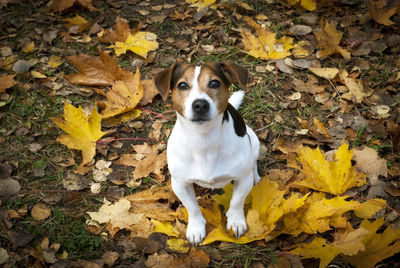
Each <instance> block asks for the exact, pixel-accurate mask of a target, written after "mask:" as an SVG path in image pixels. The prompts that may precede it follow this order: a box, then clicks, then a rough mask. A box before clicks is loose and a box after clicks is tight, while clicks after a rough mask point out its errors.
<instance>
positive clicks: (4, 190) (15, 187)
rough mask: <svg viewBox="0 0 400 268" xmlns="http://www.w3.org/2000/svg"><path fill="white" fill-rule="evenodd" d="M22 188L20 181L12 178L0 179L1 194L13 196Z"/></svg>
mask: <svg viewBox="0 0 400 268" xmlns="http://www.w3.org/2000/svg"><path fill="white" fill-rule="evenodd" d="M20 190H21V185H20V184H19V182H18V181H17V180H15V179H12V178H6V179H1V180H0V196H12V195H14V194H16V193H18V192H19V191H20Z"/></svg>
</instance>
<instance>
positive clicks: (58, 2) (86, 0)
mask: <svg viewBox="0 0 400 268" xmlns="http://www.w3.org/2000/svg"><path fill="white" fill-rule="evenodd" d="M74 4H79V5H80V6H82V7H86V8H87V9H89V10H90V11H94V10H97V9H96V8H95V7H94V6H93V5H92V0H53V2H52V3H51V5H50V9H51V10H54V11H64V10H66V9H68V8H70V7H72V6H73V5H74Z"/></svg>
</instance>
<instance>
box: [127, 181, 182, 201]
mask: <svg viewBox="0 0 400 268" xmlns="http://www.w3.org/2000/svg"><path fill="white" fill-rule="evenodd" d="M124 198H126V199H128V200H129V201H131V202H132V203H152V202H158V200H160V199H166V200H168V201H169V202H170V203H173V202H175V201H176V200H177V198H176V196H175V194H174V193H173V192H172V188H171V182H170V181H168V182H167V186H165V187H159V186H156V185H154V186H153V187H151V188H149V189H147V190H144V191H141V192H138V193H135V194H131V195H128V196H125V197H124Z"/></svg>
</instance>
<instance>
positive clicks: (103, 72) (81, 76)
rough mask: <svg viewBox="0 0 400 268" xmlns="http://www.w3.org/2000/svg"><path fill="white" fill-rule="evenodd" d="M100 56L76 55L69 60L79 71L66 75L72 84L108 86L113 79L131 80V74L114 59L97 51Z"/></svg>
mask: <svg viewBox="0 0 400 268" xmlns="http://www.w3.org/2000/svg"><path fill="white" fill-rule="evenodd" d="M99 54H100V57H93V56H87V55H77V56H71V57H69V60H70V61H72V63H73V64H74V65H75V66H76V67H78V69H79V73H76V74H70V75H66V76H65V78H66V79H67V80H68V81H69V82H70V83H72V84H78V85H85V86H110V85H113V84H114V82H115V81H118V80H121V81H125V80H128V81H129V80H132V78H133V74H132V73H131V72H129V71H126V70H123V69H121V68H120V67H119V66H118V64H117V62H116V61H115V59H113V58H112V57H111V56H109V55H107V54H106V53H104V52H102V51H99Z"/></svg>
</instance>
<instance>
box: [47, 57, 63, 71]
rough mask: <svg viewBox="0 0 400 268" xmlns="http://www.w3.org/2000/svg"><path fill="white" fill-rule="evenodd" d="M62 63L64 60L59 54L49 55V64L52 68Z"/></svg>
mask: <svg viewBox="0 0 400 268" xmlns="http://www.w3.org/2000/svg"><path fill="white" fill-rule="evenodd" d="M63 63H64V60H63V59H62V58H61V57H60V56H55V55H53V56H51V57H50V60H49V65H50V67H51V68H53V69H55V68H57V67H58V66H60V65H61V64H63Z"/></svg>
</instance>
